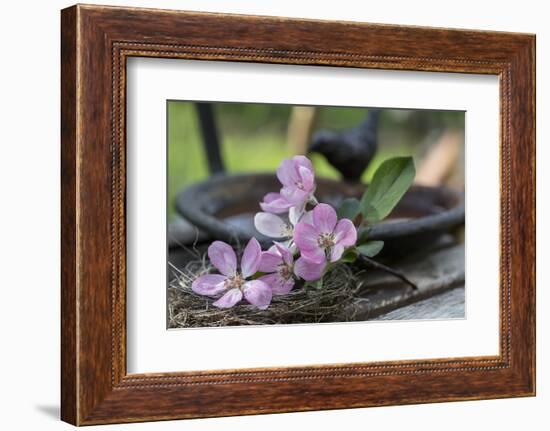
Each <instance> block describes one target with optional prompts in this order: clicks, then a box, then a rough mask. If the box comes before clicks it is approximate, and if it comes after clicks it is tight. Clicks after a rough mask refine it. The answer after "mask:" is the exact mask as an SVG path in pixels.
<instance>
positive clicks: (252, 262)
mask: <svg viewBox="0 0 550 431" xmlns="http://www.w3.org/2000/svg"><path fill="white" fill-rule="evenodd" d="M208 257H209V258H210V261H211V262H212V265H214V266H215V267H216V269H217V270H218V271H219V272H220V273H221V274H205V275H201V276H200V277H198V278H197V279H195V281H193V284H192V286H191V288H192V289H193V291H194V292H195V293H198V294H199V295H206V296H211V297H217V296H218V295H220V294H222V293H223V295H222V296H221V297H220V298H219V299H218V300H217V301H215V302H214V303H213V305H214V306H215V307H218V308H230V307H233V306H234V305H235V304H237V303H238V302H239V301H241V300H242V299H243V296H244V298H245V299H246V300H247V301H248V302H250V303H251V304H253V305H255V306H256V307H258V308H259V309H260V310H265V309H266V308H267V307H268V306H269V304H270V303H271V297H272V292H271V288H270V287H269V286H268V285H267V284H266V283H265V282H263V281H261V280H250V279H249V278H250V277H251V276H252V275H254V274H255V273H256V272H257V271H258V267H259V266H260V261H261V258H262V249H261V247H260V244H259V243H258V241H257V240H256V238H252V239H251V240H250V241H249V242H248V244H247V245H246V247H245V249H244V252H243V256H242V259H241V268H240V272H238V271H237V256H236V254H235V251H233V248H232V247H231V246H230V245H229V244H226V243H225V242H222V241H214V242H213V243H212V244H211V245H210V247H208Z"/></svg>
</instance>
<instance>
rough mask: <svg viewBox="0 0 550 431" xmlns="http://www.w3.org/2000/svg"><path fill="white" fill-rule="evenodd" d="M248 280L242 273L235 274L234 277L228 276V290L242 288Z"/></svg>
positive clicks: (226, 283) (226, 281) (226, 284)
mask: <svg viewBox="0 0 550 431" xmlns="http://www.w3.org/2000/svg"><path fill="white" fill-rule="evenodd" d="M245 282H246V280H245V279H244V278H243V277H242V276H241V274H238V273H237V274H235V275H234V276H233V277H228V278H226V279H225V282H224V285H225V288H226V289H227V290H229V289H235V288H237V289H240V288H241V287H242V285H243V284H244V283H245Z"/></svg>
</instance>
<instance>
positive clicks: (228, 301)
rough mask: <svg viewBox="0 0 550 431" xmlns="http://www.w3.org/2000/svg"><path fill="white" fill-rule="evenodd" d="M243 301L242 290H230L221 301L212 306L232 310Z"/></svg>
mask: <svg viewBox="0 0 550 431" xmlns="http://www.w3.org/2000/svg"><path fill="white" fill-rule="evenodd" d="M241 299H243V293H242V292H241V290H240V289H237V288H234V289H229V290H228V291H227V292H226V293H225V295H223V296H222V297H221V298H220V299H218V300H217V301H216V302H214V303H213V304H212V305H213V306H214V307H218V308H231V307H233V306H234V305H235V304H236V303H237V302H239V301H240V300H241Z"/></svg>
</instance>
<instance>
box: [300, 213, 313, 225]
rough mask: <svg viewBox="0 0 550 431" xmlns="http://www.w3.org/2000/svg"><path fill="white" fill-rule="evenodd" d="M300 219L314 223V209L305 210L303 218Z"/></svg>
mask: <svg viewBox="0 0 550 431" xmlns="http://www.w3.org/2000/svg"><path fill="white" fill-rule="evenodd" d="M300 221H302V222H304V223H307V224H311V225H312V224H313V211H304V215H302V218H301V219H300Z"/></svg>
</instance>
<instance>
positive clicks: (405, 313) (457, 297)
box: [374, 286, 465, 320]
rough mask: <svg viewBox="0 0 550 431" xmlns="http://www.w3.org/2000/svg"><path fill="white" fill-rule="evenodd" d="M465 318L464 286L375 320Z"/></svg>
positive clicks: (398, 309)
mask: <svg viewBox="0 0 550 431" xmlns="http://www.w3.org/2000/svg"><path fill="white" fill-rule="evenodd" d="M464 317H465V295H464V286H460V287H455V288H454V289H452V290H449V291H447V292H443V293H440V294H439V295H435V296H433V297H431V298H428V299H424V300H422V301H418V302H415V303H414V304H411V305H406V306H405V307H401V308H397V309H396V310H393V311H390V312H389V313H386V314H382V315H381V316H379V317H377V318H376V319H374V320H412V319H417V320H418V319H434V320H440V319H462V318H464Z"/></svg>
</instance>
